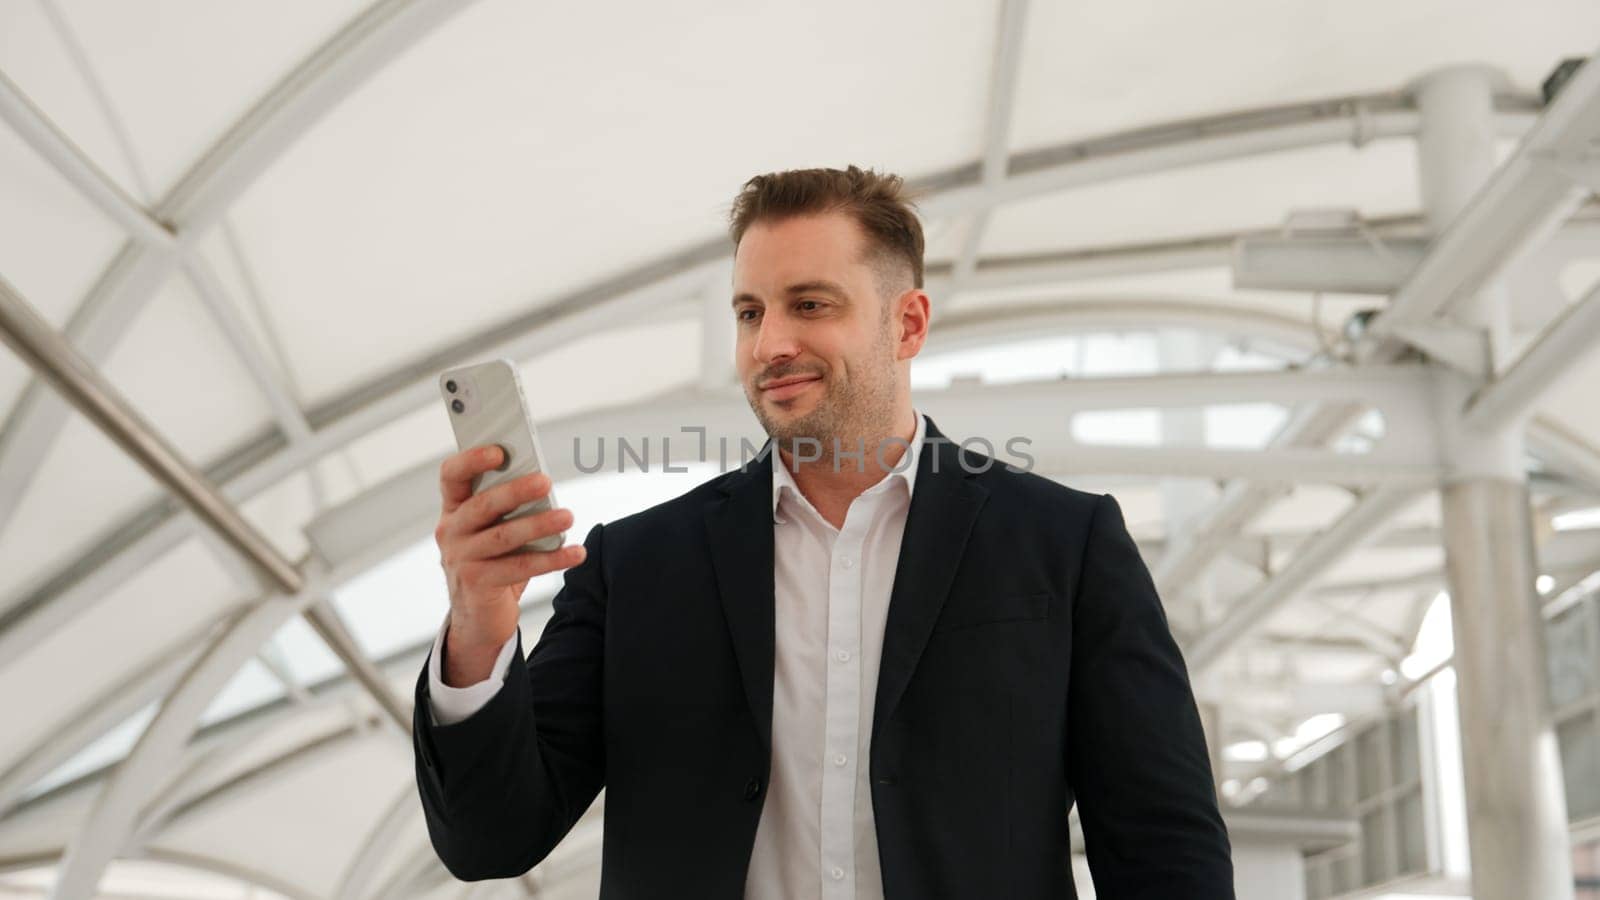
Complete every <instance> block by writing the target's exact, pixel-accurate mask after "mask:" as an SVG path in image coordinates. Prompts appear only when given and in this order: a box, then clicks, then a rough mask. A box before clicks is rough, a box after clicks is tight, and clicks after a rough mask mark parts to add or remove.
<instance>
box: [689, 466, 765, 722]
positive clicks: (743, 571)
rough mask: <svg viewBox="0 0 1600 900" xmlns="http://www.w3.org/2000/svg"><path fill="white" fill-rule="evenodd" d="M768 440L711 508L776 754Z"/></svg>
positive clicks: (732, 624) (731, 600) (725, 603)
mask: <svg viewBox="0 0 1600 900" xmlns="http://www.w3.org/2000/svg"><path fill="white" fill-rule="evenodd" d="M776 452H777V451H776V450H774V449H773V448H772V442H771V441H770V440H768V441H767V444H766V446H765V447H763V448H762V451H761V454H760V455H759V456H758V458H757V459H756V460H754V461H752V462H751V463H750V464H749V466H748V467H747V468H745V469H744V471H742V472H739V473H737V474H735V475H734V476H733V477H732V478H730V479H729V480H728V482H727V483H726V484H725V485H724V486H723V491H724V493H725V496H723V497H722V498H721V499H720V500H719V501H717V502H714V503H712V504H711V505H710V506H708V507H707V508H706V531H707V533H708V535H709V536H710V539H711V561H712V567H713V569H714V570H715V571H716V576H717V588H718V591H719V592H720V593H721V595H722V609H723V613H724V614H725V615H726V616H727V618H728V633H729V635H730V636H731V637H732V639H733V651H734V656H735V658H737V659H738V661H739V676H740V678H741V679H742V680H743V681H744V691H745V697H746V698H747V699H748V700H749V702H750V712H751V714H752V715H753V716H754V717H755V721H756V730H757V731H758V732H760V735H761V742H762V745H763V746H765V747H766V749H767V751H768V752H769V753H770V752H771V750H772V668H773V650H774V647H773V643H774V640H775V638H774V629H775V626H774V607H775V605H776V601H775V599H774V589H773V555H772V541H773V530H772V456H773V454H774V453H776Z"/></svg>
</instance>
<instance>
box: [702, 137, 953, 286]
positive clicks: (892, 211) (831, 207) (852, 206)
mask: <svg viewBox="0 0 1600 900" xmlns="http://www.w3.org/2000/svg"><path fill="white" fill-rule="evenodd" d="M913 199H914V198H913V196H912V194H911V192H909V191H907V190H906V188H905V181H904V179H902V178H901V177H900V176H898V175H891V174H889V173H886V172H875V171H873V170H871V169H860V168H857V167H856V166H850V167H849V168H846V169H789V170H787V171H783V172H769V173H767V174H765V175H757V176H755V177H754V178H751V179H750V180H749V181H746V182H745V183H744V187H743V188H740V190H739V196H737V197H735V198H734V201H733V206H732V208H731V209H730V210H729V211H728V233H729V235H730V236H731V237H732V238H733V245H734V246H735V247H738V246H739V241H740V240H741V239H742V238H743V237H744V233H745V231H746V230H747V229H749V227H750V226H751V225H754V224H755V223H756V222H760V221H769V222H772V221H781V220H783V219H788V218H791V217H794V216H804V215H816V214H822V213H829V212H833V211H835V210H842V211H844V212H847V213H849V214H850V215H851V216H852V217H853V218H854V219H855V221H856V222H857V223H858V224H859V225H860V226H861V230H862V231H863V232H865V233H866V236H867V245H868V246H867V256H868V261H869V262H873V263H887V265H879V270H880V273H881V277H880V283H883V284H885V285H888V286H892V283H893V278H894V275H895V274H898V273H897V272H895V271H892V270H897V269H898V268H899V264H900V263H904V264H905V265H906V266H908V267H909V268H910V269H911V283H912V285H913V286H914V287H918V288H920V287H922V254H923V239H922V223H921V222H920V221H918V219H917V214H916V212H915V210H914V208H913V204H912V201H913ZM885 293H888V290H887V289H886V290H885Z"/></svg>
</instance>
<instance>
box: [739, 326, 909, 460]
mask: <svg viewBox="0 0 1600 900" xmlns="http://www.w3.org/2000/svg"><path fill="white" fill-rule="evenodd" d="M879 338H880V340H879V341H878V344H877V347H876V351H877V352H875V353H874V354H873V356H872V358H871V359H870V360H868V366H869V368H867V369H865V370H863V371H861V372H860V373H859V374H860V375H861V376H862V377H861V378H857V379H850V378H846V380H845V381H844V382H843V383H841V382H839V381H837V380H835V379H834V378H832V377H831V376H830V374H829V373H828V372H822V373H819V374H820V375H821V378H822V388H823V395H822V396H821V397H820V398H818V399H817V401H816V403H815V405H814V406H812V408H811V410H810V411H809V412H807V413H805V414H804V415H801V416H798V417H794V418H789V417H785V418H782V419H776V418H773V417H772V416H771V415H769V413H768V410H767V407H766V402H765V401H764V400H763V399H762V398H761V391H760V390H759V389H757V388H754V387H749V388H747V389H746V393H745V397H746V399H747V400H748V401H749V403H750V409H751V410H752V411H753V412H755V414H756V419H758V420H759V421H760V422H761V427H762V428H763V429H765V430H766V432H767V436H768V437H770V438H772V442H773V452H777V450H779V449H783V450H787V451H789V452H790V453H791V454H794V452H795V450H796V448H797V447H798V448H799V449H800V450H801V451H802V452H803V453H805V454H806V455H807V456H810V455H811V454H814V453H817V452H818V451H819V450H820V452H821V458H820V459H819V460H818V462H820V463H821V464H823V465H826V466H829V467H837V468H839V469H841V470H842V469H845V468H850V469H856V468H863V469H865V470H867V471H873V470H874V469H875V467H876V465H877V463H876V459H877V456H876V454H877V453H878V451H879V448H878V446H877V442H878V441H879V440H880V439H882V438H884V437H885V436H886V435H885V429H888V434H889V435H892V434H893V433H894V428H895V426H896V424H897V423H895V422H894V421H893V419H894V401H895V368H894V364H895V361H894V345H893V343H892V341H891V339H890V337H889V329H888V327H887V322H885V323H883V327H882V328H880V330H879ZM797 371H799V370H797ZM789 374H796V373H789ZM847 374H849V373H847ZM778 377H782V376H781V375H780V376H778ZM835 439H837V441H838V449H839V451H840V454H841V456H842V457H843V458H842V459H841V460H839V461H837V462H836V461H835V458H834V456H835V454H834V449H835V444H834V442H835ZM811 440H815V441H816V442H817V445H812V444H811V443H810V441H811ZM862 448H865V452H864V453H863V455H862V457H861V458H860V459H859V460H858V459H857V458H856V457H855V456H854V455H853V454H855V453H857V452H860V451H861V450H862ZM883 453H884V456H885V457H888V456H889V455H891V451H890V450H889V449H887V448H886V449H884V451H883ZM844 454H852V455H848V456H844ZM780 458H781V457H780ZM791 464H792V463H791Z"/></svg>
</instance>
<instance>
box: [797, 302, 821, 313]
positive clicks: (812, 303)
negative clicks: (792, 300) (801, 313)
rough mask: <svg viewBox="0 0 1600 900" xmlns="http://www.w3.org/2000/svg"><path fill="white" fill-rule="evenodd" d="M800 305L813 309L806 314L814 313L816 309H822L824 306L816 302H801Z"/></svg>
mask: <svg viewBox="0 0 1600 900" xmlns="http://www.w3.org/2000/svg"><path fill="white" fill-rule="evenodd" d="M800 305H801V306H802V307H808V306H809V307H811V309H807V310H806V312H812V311H814V310H816V309H821V308H822V304H820V303H818V302H817V301H815V300H801V301H800Z"/></svg>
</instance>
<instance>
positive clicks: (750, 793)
mask: <svg viewBox="0 0 1600 900" xmlns="http://www.w3.org/2000/svg"><path fill="white" fill-rule="evenodd" d="M760 793H761V779H759V778H752V779H750V780H749V781H747V782H745V786H744V798H745V799H746V800H754V799H755V798H756V797H757V795H759V794H760Z"/></svg>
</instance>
